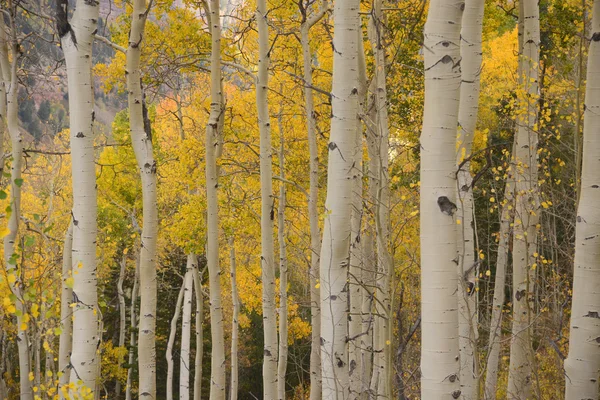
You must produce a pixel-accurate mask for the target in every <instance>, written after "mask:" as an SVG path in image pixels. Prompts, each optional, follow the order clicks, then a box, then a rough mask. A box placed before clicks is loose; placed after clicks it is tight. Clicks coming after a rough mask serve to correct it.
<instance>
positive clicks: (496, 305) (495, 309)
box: [484, 145, 515, 400]
mask: <svg viewBox="0 0 600 400" xmlns="http://www.w3.org/2000/svg"><path fill="white" fill-rule="evenodd" d="M514 149H515V147H514V145H513V152H512V153H511V154H512V156H514ZM512 156H511V157H512ZM511 164H514V163H513V162H512V161H511ZM514 188H515V182H514V171H513V170H512V168H511V169H510V171H508V177H507V180H506V184H505V186H504V202H503V204H502V211H501V213H500V230H499V232H498V255H497V258H496V274H495V278H494V279H495V280H494V297H493V300H492V316H491V319H490V336H489V340H488V354H487V366H486V370H487V372H486V375H485V386H484V398H485V399H486V400H495V399H496V391H497V387H498V367H499V364H498V363H499V362H500V347H501V346H500V345H501V338H502V310H503V308H504V300H505V294H504V290H505V288H506V269H507V266H508V257H509V253H508V252H509V243H510V242H509V241H510V238H511V231H512V228H511V224H512V223H513V217H514V215H513V214H514V211H513V210H514V204H515V199H514V192H515V189H514Z"/></svg>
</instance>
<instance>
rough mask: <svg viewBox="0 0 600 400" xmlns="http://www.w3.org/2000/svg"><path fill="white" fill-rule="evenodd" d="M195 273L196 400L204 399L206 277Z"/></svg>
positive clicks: (196, 271) (197, 272) (195, 271)
mask: <svg viewBox="0 0 600 400" xmlns="http://www.w3.org/2000/svg"><path fill="white" fill-rule="evenodd" d="M193 273H194V293H196V358H195V361H194V364H195V365H194V400H200V398H201V397H202V358H203V356H204V334H203V330H202V323H203V322H204V296H203V295H202V281H201V277H202V275H204V270H202V274H200V272H199V271H198V268H197V267H196V268H195V269H194V271H193Z"/></svg>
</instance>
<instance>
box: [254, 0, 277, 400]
mask: <svg viewBox="0 0 600 400" xmlns="http://www.w3.org/2000/svg"><path fill="white" fill-rule="evenodd" d="M256 5H257V7H256V23H257V26H258V71H257V74H256V107H257V111H258V128H259V132H260V193H261V214H260V221H261V222H260V232H261V252H262V255H261V267H262V292H263V293H262V311H263V325H264V353H263V354H264V358H263V397H264V399H265V400H273V399H275V398H277V360H278V356H277V351H278V346H277V319H276V316H275V309H276V304H275V263H274V260H273V257H274V251H275V249H274V242H273V219H274V217H273V216H272V215H273V213H274V210H273V166H272V161H273V160H272V157H273V154H272V153H273V152H272V150H271V121H270V116H269V101H268V91H269V63H270V55H269V53H270V43H269V25H268V23H267V1H266V0H258V1H257V3H256Z"/></svg>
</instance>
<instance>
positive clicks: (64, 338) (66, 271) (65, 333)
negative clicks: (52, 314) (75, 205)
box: [58, 222, 73, 400]
mask: <svg viewBox="0 0 600 400" xmlns="http://www.w3.org/2000/svg"><path fill="white" fill-rule="evenodd" d="M72 248H73V223H72V222H71V223H70V224H69V228H68V229H67V233H66V234H65V242H64V244H63V262H62V277H61V286H62V287H61V292H60V328H61V332H60V337H59V348H58V371H59V372H60V374H61V375H60V376H59V378H58V386H59V387H63V386H64V385H67V384H68V383H69V375H70V357H71V349H72V346H73V342H72V339H71V335H72V328H73V321H72V310H71V302H72V301H73V288H72V287H71V285H69V284H67V279H69V278H70V277H71V276H72V275H73V264H72V259H73V255H72ZM58 395H59V397H60V399H61V400H62V399H64V393H63V391H62V390H59V391H58Z"/></svg>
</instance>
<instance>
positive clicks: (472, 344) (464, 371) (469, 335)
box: [456, 0, 484, 400]
mask: <svg viewBox="0 0 600 400" xmlns="http://www.w3.org/2000/svg"><path fill="white" fill-rule="evenodd" d="M483 8H484V1H483V0H467V1H466V2H465V10H464V13H463V17H462V30H461V41H460V55H461V74H462V78H461V85H460V105H459V109H458V144H457V158H456V163H457V166H458V172H457V175H456V177H457V181H458V182H457V185H458V202H457V203H456V206H457V210H456V215H457V219H458V220H460V221H461V223H460V224H459V225H458V226H457V234H458V235H457V245H458V274H459V276H460V279H459V282H458V338H459V339H458V340H459V352H460V389H461V394H462V397H463V398H464V399H465V400H478V399H479V357H478V355H477V337H478V336H479V334H478V329H477V327H478V323H477V301H476V300H477V291H476V290H475V289H476V286H477V281H476V278H477V275H478V272H479V269H478V264H479V262H478V260H477V258H478V257H477V256H476V255H475V242H474V239H475V237H474V228H475V221H474V216H473V189H472V181H473V178H472V176H471V163H470V162H469V157H470V156H471V148H472V145H473V136H474V135H475V128H476V126H477V112H478V109H479V107H478V106H479V86H480V83H479V82H480V81H479V77H480V74H481V58H482V56H481V55H482V53H481V40H482V39H481V31H482V27H483ZM458 220H457V223H458Z"/></svg>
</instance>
